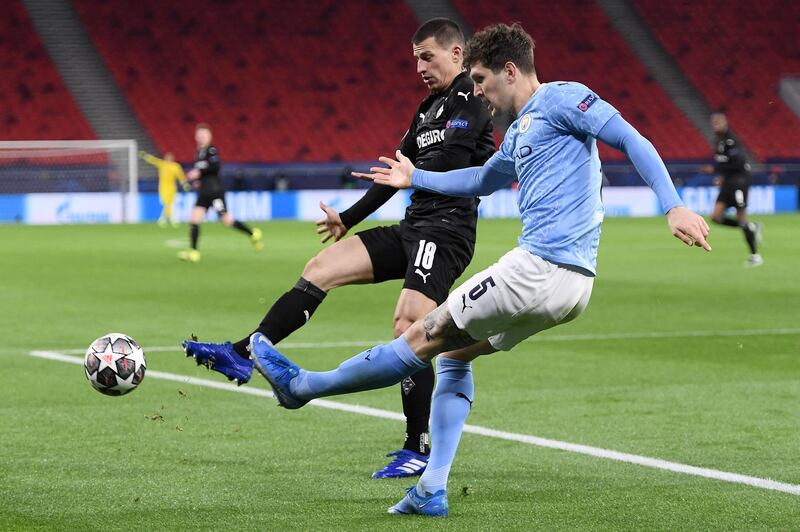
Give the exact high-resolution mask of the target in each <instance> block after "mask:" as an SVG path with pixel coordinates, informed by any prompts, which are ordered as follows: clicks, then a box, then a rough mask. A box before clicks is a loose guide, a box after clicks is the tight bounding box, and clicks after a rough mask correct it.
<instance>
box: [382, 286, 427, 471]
mask: <svg viewBox="0 0 800 532" xmlns="http://www.w3.org/2000/svg"><path fill="white" fill-rule="evenodd" d="M436 306H437V304H436V301H434V300H433V299H431V298H429V297H428V296H426V295H425V294H423V293H421V292H418V291H417V290H412V289H410V288H403V290H402V291H401V292H400V298H399V299H398V300H397V306H396V307H395V311H394V317H393V325H394V337H395V338H397V337H399V336H400V335H402V334H403V333H404V332H405V331H406V330H407V329H408V328H409V327H410V326H411V325H412V324H413V323H414V322H415V321H417V320H420V319H422V318H424V317H425V316H426V315H427V314H428V313H430V312H431V311H433V310H434V309H435V308H436ZM433 383H434V371H433V367H432V366H426V367H424V368H422V369H421V370H419V371H418V372H416V373H414V374H413V375H409V376H408V377H406V378H404V379H403V380H402V381H401V382H400V395H401V400H402V403H403V414H404V415H405V417H406V431H405V441H404V443H403V447H402V448H401V449H400V450H397V451H393V452H391V453H389V454H387V455H386V456H387V457H389V458H391V460H390V461H389V464H387V465H386V466H385V467H383V468H381V469H379V470H378V471H376V472H374V473H373V474H372V478H403V477H410V476H415V475H420V474H422V472H423V471H424V470H425V465H426V464H427V462H428V454H429V453H430V434H429V432H428V418H430V414H431V396H432V395H433Z"/></svg>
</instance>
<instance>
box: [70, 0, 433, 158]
mask: <svg viewBox="0 0 800 532" xmlns="http://www.w3.org/2000/svg"><path fill="white" fill-rule="evenodd" d="M74 5H75V8H76V10H77V11H78V13H79V15H80V16H81V18H82V20H83V21H84V23H85V24H86V26H87V27H88V29H89V32H90V34H91V36H92V38H93V40H94V42H95V44H96V46H97V47H98V49H99V50H100V53H101V55H102V56H103V57H104V59H105V61H106V62H107V64H108V65H109V67H110V70H111V71H112V73H113V75H114V76H115V78H116V80H117V82H118V83H119V85H120V86H121V87H122V89H123V90H124V92H125V94H126V96H127V98H128V99H129V101H130V103H131V105H132V107H133V108H134V110H135V112H136V113H137V114H138V115H139V117H140V119H141V121H142V123H143V124H144V125H145V127H146V128H147V129H148V131H149V132H150V134H151V136H152V137H153V139H154V141H155V143H156V144H157V146H158V148H159V149H161V150H171V151H173V152H175V153H176V156H177V157H178V159H180V160H191V158H192V156H193V144H192V141H191V137H192V130H193V126H194V124H195V123H197V122H201V121H203V122H209V123H210V124H212V126H213V128H214V133H215V136H216V137H217V138H218V139H219V145H220V150H221V154H222V156H223V158H224V159H226V160H229V161H326V160H333V161H336V160H374V159H375V158H376V157H377V155H379V154H385V153H391V152H392V151H393V150H394V149H395V148H396V146H397V145H398V143H399V140H400V138H401V137H402V135H403V134H404V132H405V131H406V129H407V126H408V124H407V123H406V121H409V120H410V117H411V116H412V115H413V112H414V110H415V109H416V106H417V105H418V103H419V100H420V99H421V97H422V96H423V95H424V94H425V92H424V87H423V86H422V83H421V82H420V81H419V79H418V78H417V76H416V75H415V73H414V72H415V70H414V68H415V67H414V62H413V58H412V56H411V43H410V40H411V35H412V34H413V32H414V30H415V29H416V26H417V23H416V20H415V19H414V17H413V15H412V13H411V12H410V10H409V9H408V7H407V6H406V5H405V3H404V2H402V1H399V0H384V1H370V0H356V1H348V2H337V1H335V0H326V1H321V2H304V3H303V4H302V6H292V5H291V4H287V3H286V2H283V1H276V0H258V1H250V0H231V1H226V2H217V1H210V0H198V1H195V2H161V1H160V0H138V1H137V2H128V3H126V8H125V9H124V10H120V9H119V8H118V6H117V5H115V4H113V3H111V2H105V1H102V0H75V1H74ZM367 11H368V12H369V13H370V20H380V21H381V24H379V25H378V24H366V23H365V21H364V18H363V14H364V13H365V12H367ZM298 20H302V21H303V24H302V26H298Z"/></svg>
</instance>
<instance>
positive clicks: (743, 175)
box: [709, 112, 764, 267]
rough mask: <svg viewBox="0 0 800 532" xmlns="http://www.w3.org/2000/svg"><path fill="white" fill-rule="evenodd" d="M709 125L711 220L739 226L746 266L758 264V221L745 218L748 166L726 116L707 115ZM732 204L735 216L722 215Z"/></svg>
mask: <svg viewBox="0 0 800 532" xmlns="http://www.w3.org/2000/svg"><path fill="white" fill-rule="evenodd" d="M711 127H712V129H713V130H714V134H715V135H716V137H717V138H716V141H717V146H716V150H715V152H714V167H713V169H711V168H709V170H712V171H714V172H716V173H717V175H718V176H719V196H718V197H717V201H716V203H715V204H714V211H713V212H712V213H711V220H712V221H713V222H714V223H717V224H721V225H727V226H729V227H739V228H741V229H742V231H743V232H744V238H745V240H746V241H747V246H748V247H749V248H750V258H749V259H747V262H745V265H746V266H750V267H752V266H760V265H761V264H763V263H764V259H762V258H761V255H759V253H758V243H759V241H760V240H761V230H762V227H761V224H760V223H753V222H750V221H749V220H748V219H747V191H748V188H749V185H750V165H749V164H748V163H747V158H746V157H745V155H744V153H743V152H742V150H741V149H740V148H739V146H738V142H737V140H736V138H735V137H734V136H733V135H731V132H730V131H729V129H728V119H727V118H726V117H725V115H724V114H723V113H720V112H717V113H712V115H711ZM730 207H734V208H735V209H736V218H732V217H729V216H726V215H725V211H726V210H727V209H728V208H730Z"/></svg>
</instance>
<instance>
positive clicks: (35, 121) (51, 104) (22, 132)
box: [0, 0, 95, 140]
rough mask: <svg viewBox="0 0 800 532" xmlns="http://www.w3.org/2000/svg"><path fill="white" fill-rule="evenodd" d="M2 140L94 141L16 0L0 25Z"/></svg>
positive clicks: (6, 5) (6, 4)
mask: <svg viewBox="0 0 800 532" xmlns="http://www.w3.org/2000/svg"><path fill="white" fill-rule="evenodd" d="M0 72H2V73H3V74H2V76H0V120H2V127H0V139H2V140H18V139H37V140H47V139H94V138H95V135H94V132H93V131H92V128H91V127H90V126H89V123H88V122H87V121H86V119H85V118H84V117H83V115H82V114H81V112H80V110H79V109H78V106H77V105H76V104H75V101H74V100H73V99H72V96H71V95H70V93H69V92H68V91H67V89H66V87H65V85H64V82H63V81H62V79H61V77H60V75H59V74H58V72H57V71H56V69H55V67H54V65H53V63H52V62H51V60H50V58H49V56H48V55H47V52H46V51H45V49H44V47H43V46H42V42H41V40H40V39H39V37H38V35H37V34H36V31H35V29H34V27H33V24H32V23H31V21H30V18H29V17H28V14H27V12H26V11H25V8H24V7H23V5H22V3H21V2H20V1H19V0H8V1H6V2H3V17H2V20H0Z"/></svg>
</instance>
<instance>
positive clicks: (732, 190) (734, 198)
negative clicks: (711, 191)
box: [717, 177, 748, 209]
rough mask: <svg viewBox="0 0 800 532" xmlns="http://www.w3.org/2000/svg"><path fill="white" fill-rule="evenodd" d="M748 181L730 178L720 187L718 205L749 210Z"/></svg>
mask: <svg viewBox="0 0 800 532" xmlns="http://www.w3.org/2000/svg"><path fill="white" fill-rule="evenodd" d="M747 189H748V186H747V179H746V178H737V177H734V178H728V179H726V180H725V181H723V182H722V186H720V187H719V196H717V203H724V204H725V207H726V208H727V207H736V208H737V209H745V208H747Z"/></svg>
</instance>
